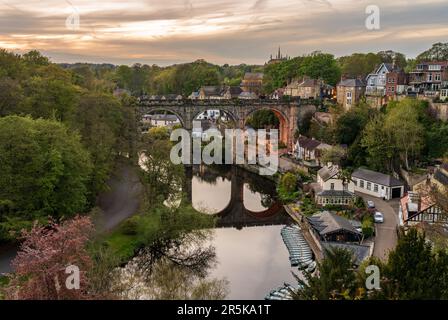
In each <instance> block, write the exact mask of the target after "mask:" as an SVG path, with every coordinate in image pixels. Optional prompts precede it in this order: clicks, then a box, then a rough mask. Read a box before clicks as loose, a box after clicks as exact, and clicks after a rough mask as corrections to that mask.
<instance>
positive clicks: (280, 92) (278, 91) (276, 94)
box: [270, 88, 285, 100]
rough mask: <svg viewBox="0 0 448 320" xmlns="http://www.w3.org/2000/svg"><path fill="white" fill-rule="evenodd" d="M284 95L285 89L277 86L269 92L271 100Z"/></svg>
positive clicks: (279, 98)
mask: <svg viewBox="0 0 448 320" xmlns="http://www.w3.org/2000/svg"><path fill="white" fill-rule="evenodd" d="M284 95H285V89H283V88H278V89H276V90H275V91H274V92H273V93H272V94H271V96H270V98H271V99H273V100H281V99H282V98H283V96H284Z"/></svg>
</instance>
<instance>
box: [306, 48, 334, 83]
mask: <svg viewBox="0 0 448 320" xmlns="http://www.w3.org/2000/svg"><path fill="white" fill-rule="evenodd" d="M299 70H300V73H301V74H303V75H306V76H309V77H311V78H313V79H322V80H324V81H325V82H326V83H328V84H330V85H332V86H335V85H336V84H337V82H338V81H339V80H340V78H341V69H340V68H339V66H338V64H337V62H336V60H335V59H334V56H333V55H332V54H328V53H322V52H319V51H316V52H313V53H312V54H310V55H308V56H305V57H304V58H303V61H302V63H301V64H300V67H299Z"/></svg>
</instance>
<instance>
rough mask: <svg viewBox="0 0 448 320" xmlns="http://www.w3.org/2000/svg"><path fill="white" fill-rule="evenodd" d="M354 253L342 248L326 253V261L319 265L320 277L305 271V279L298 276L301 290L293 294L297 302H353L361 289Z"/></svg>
mask: <svg viewBox="0 0 448 320" xmlns="http://www.w3.org/2000/svg"><path fill="white" fill-rule="evenodd" d="M353 266H354V260H353V256H352V253H351V252H350V251H348V250H345V249H341V248H332V249H329V250H326V251H325V259H324V260H323V261H322V262H321V263H318V266H317V268H318V270H319V273H318V275H313V274H312V273H310V272H308V271H303V273H304V278H305V279H300V278H299V277H297V276H296V279H297V281H298V283H299V289H298V290H297V292H295V293H294V294H293V298H294V299H296V300H351V299H354V298H355V297H356V296H357V294H358V293H357V289H358V287H359V285H358V281H357V275H356V272H355V270H354V269H353Z"/></svg>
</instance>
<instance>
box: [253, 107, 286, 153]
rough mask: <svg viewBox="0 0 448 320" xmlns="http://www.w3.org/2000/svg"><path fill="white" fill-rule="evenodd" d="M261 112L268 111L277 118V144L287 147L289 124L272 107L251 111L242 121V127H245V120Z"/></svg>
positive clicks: (283, 116)
mask: <svg viewBox="0 0 448 320" xmlns="http://www.w3.org/2000/svg"><path fill="white" fill-rule="evenodd" d="M261 110H269V111H272V112H273V113H274V114H275V116H276V117H277V119H278V120H279V129H278V130H279V136H278V138H279V142H281V143H282V144H284V145H285V146H288V145H289V131H290V124H289V120H288V117H287V116H286V115H285V114H284V113H283V112H282V111H280V110H278V109H276V108H272V107H262V108H257V109H254V110H251V111H250V112H249V113H248V114H247V115H246V118H245V120H244V126H246V123H247V120H248V119H249V118H250V117H251V116H252V115H253V114H254V113H256V112H257V111H261Z"/></svg>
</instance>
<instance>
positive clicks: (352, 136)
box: [335, 104, 377, 145]
mask: <svg viewBox="0 0 448 320" xmlns="http://www.w3.org/2000/svg"><path fill="white" fill-rule="evenodd" d="M376 113H377V112H376V111H375V110H373V109H372V108H370V107H369V106H368V105H366V104H360V105H358V106H356V107H355V108H353V109H351V110H350V111H348V112H346V113H343V114H342V115H340V116H339V117H338V119H337V120H336V124H335V135H336V139H337V142H338V143H340V144H347V145H351V144H352V143H353V142H354V141H355V140H356V138H357V137H358V136H359V135H360V133H361V131H362V130H363V129H364V127H365V126H366V124H367V122H368V121H369V119H371V118H372V117H373V116H374V115H375V114H376Z"/></svg>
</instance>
